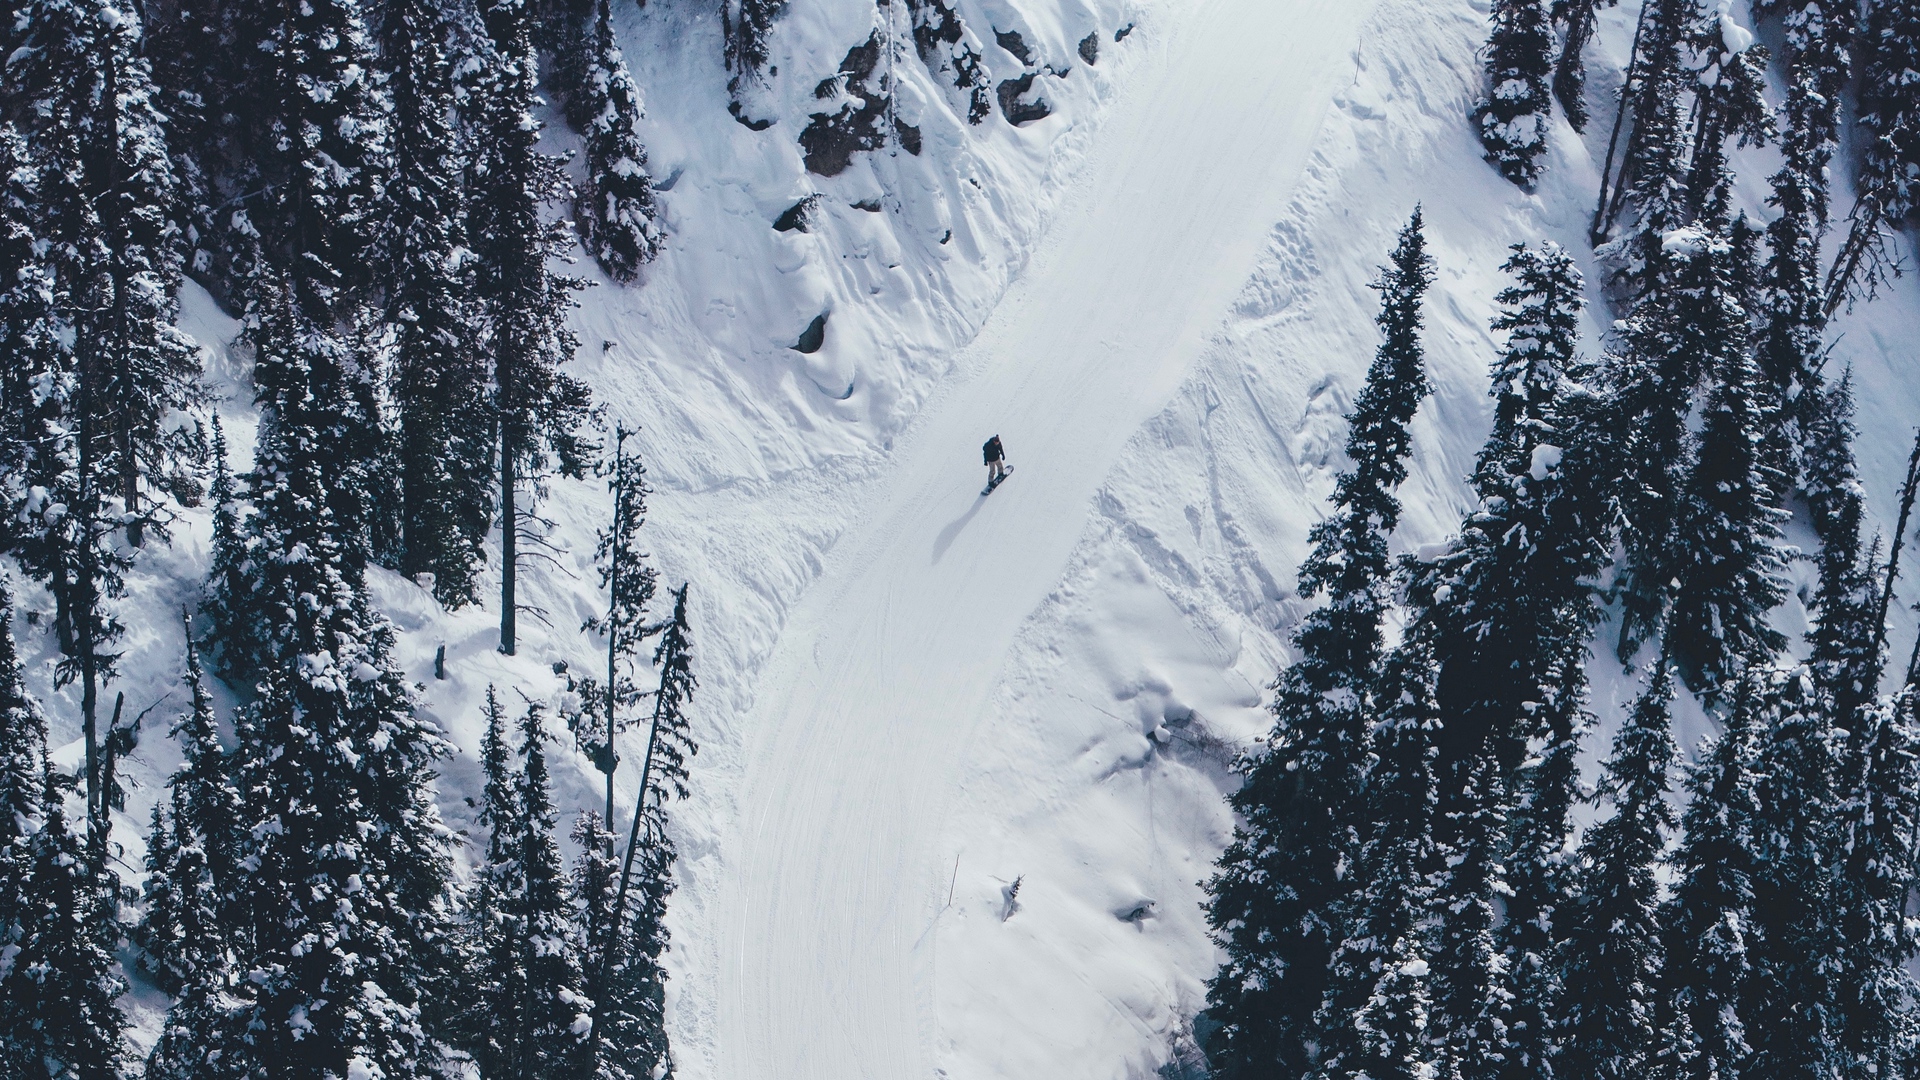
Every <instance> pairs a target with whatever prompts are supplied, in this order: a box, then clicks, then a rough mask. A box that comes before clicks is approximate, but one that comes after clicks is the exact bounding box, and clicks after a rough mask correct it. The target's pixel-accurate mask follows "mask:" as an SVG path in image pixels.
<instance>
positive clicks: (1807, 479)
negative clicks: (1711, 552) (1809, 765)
mask: <svg viewBox="0 0 1920 1080" xmlns="http://www.w3.org/2000/svg"><path fill="white" fill-rule="evenodd" d="M1810 393H1812V394H1814V395H1817V397H1816V399H1815V400H1812V401H1809V402H1806V403H1803V404H1802V406H1801V408H1800V414H1801V417H1802V422H1803V424H1804V429H1803V430H1804V439H1805V445H1804V448H1803V451H1802V455H1801V463H1802V464H1801V490H1802V491H1803V492H1804V493H1805V495H1806V500H1807V507H1808V510H1809V515H1808V516H1809V518H1810V519H1811V523H1812V525H1813V528H1814V532H1815V533H1816V534H1817V535H1818V536H1819V537H1820V552H1819V555H1818V557H1817V562H1818V565H1819V569H1820V585H1819V591H1818V592H1817V593H1816V594H1815V597H1814V602H1813V617H1814V622H1813V630H1812V632H1811V633H1810V634H1809V635H1808V638H1809V640H1810V642H1811V643H1812V646H1813V651H1812V655H1811V656H1809V657H1808V665H1809V666H1810V667H1811V668H1812V671H1813V676H1814V678H1815V679H1816V680H1817V681H1818V683H1819V685H1820V689H1821V693H1822V694H1824V695H1825V696H1826V697H1827V699H1828V701H1829V708H1831V709H1832V711H1833V714H1834V716H1836V717H1839V718H1840V723H1841V725H1842V726H1843V727H1846V728H1847V729H1849V730H1852V729H1853V728H1854V726H1855V721H1854V718H1855V717H1856V716H1857V715H1858V714H1859V713H1860V712H1861V710H1862V709H1863V708H1865V706H1866V705H1867V703H1868V702H1870V701H1872V700H1873V698H1874V695H1875V694H1876V693H1877V692H1878V690H1879V685H1880V669H1881V667H1882V666H1883V665H1884V664H1885V661H1886V641H1887V634H1886V611H1885V608H1884V606H1883V605H1884V604H1885V603H1886V596H1885V595H1884V593H1883V590H1882V588H1881V587H1880V577H1879V573H1878V571H1877V569H1876V568H1875V567H1873V566H1871V565H1869V564H1870V563H1871V562H1875V561H1877V558H1876V556H1877V554H1878V549H1877V545H1876V546H1875V547H1872V548H1868V549H1865V550H1863V548H1862V546H1861V542H1860V529H1861V519H1862V518H1863V516H1864V515H1865V511H1866V491H1865V490H1864V489H1863V488H1862V486H1861V483H1860V478H1859V475H1858V470H1857V468H1856V466H1855V463H1854V457H1853V435H1854V430H1853V372H1852V371H1851V370H1849V371H1847V372H1845V373H1844V374H1843V375H1842V376H1841V378H1840V380H1839V381H1838V382H1837V383H1834V384H1832V385H1830V386H1829V387H1827V388H1825V389H1824V390H1821V389H1816V390H1813V391H1811V392H1810Z"/></svg>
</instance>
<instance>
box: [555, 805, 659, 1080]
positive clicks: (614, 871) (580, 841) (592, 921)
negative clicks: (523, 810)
mask: <svg viewBox="0 0 1920 1080" xmlns="http://www.w3.org/2000/svg"><path fill="white" fill-rule="evenodd" d="M654 839H655V838H652V837H647V838H645V839H644V840H643V842H644V843H646V845H647V846H646V847H645V848H643V849H642V851H641V855H640V858H641V859H643V860H647V863H646V864H645V865H642V866H641V867H640V868H639V871H640V875H641V884H642V893H641V895H639V896H637V897H635V898H633V899H630V900H629V905H630V906H629V907H628V909H627V911H626V912H625V913H624V916H625V919H626V923H627V925H626V926H624V927H623V928H622V932H621V933H620V934H619V935H617V937H618V939H619V941H618V954H617V955H609V954H608V953H607V947H608V945H609V944H612V943H613V942H614V939H615V937H616V935H614V934H612V933H611V930H612V923H613V919H614V906H615V904H616V902H617V899H618V896H619V870H620V864H619V863H618V862H617V861H616V860H615V859H614V857H613V850H614V848H613V845H614V836H613V834H612V833H610V832H608V831H607V830H606V829H605V828H604V826H602V824H601V819H600V815H599V814H597V813H594V812H592V811H588V812H586V813H584V814H581V815H580V819H579V822H578V823H577V824H576V825H575V827H574V831H573V841H574V844H575V845H576V846H577V847H579V849H580V857H579V859H578V860H576V862H575V863H574V875H573V881H574V894H575V896H577V897H578V898H579V905H580V909H579V910H580V926H579V934H580V938H581V940H582V941H584V942H586V943H587V946H588V949H587V956H588V970H587V978H588V988H589V990H590V991H591V992H592V995H593V1003H594V1021H593V1038H592V1049H591V1053H592V1056H593V1073H592V1075H593V1076H594V1077H595V1078H596V1080H649V1078H652V1080H664V1078H665V1077H668V1076H671V1075H672V1073H673V1065H672V1059H671V1056H670V1054H669V1050H668V1046H667V1031H666V1016H665V1013H666V1009H665V1004H666V1000H665V979H666V973H665V972H664V971H663V970H662V969H661V968H660V965H659V960H660V954H661V953H662V952H663V951H665V947H666V931H665V928H664V927H663V926H661V924H660V920H661V917H662V916H663V915H664V914H665V913H666V893H667V892H668V891H670V890H671V887H672V878H671V876H670V875H668V874H666V873H663V872H662V869H661V867H659V866H656V865H653V862H654V861H655V860H657V859H658V858H659V857H660V855H661V853H662V849H661V847H660V846H659V845H658V844H656V843H655V842H654ZM658 839H659V840H661V841H665V842H666V844H667V846H666V847H665V848H664V853H665V857H666V859H667V861H669V862H671V860H672V854H673V853H672V847H671V842H670V841H666V838H665V837H660V838H658ZM635 900H637V901H638V902H637V903H636V902H634V901H635ZM656 1069H658V1071H656Z"/></svg>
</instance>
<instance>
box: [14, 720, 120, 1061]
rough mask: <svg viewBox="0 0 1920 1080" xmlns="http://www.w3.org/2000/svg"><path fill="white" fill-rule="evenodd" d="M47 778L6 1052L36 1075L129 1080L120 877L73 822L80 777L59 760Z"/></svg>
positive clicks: (32, 843) (25, 897)
mask: <svg viewBox="0 0 1920 1080" xmlns="http://www.w3.org/2000/svg"><path fill="white" fill-rule="evenodd" d="M40 750H41V755H42V759H43V760H44V759H45V747H44V746H42V747H41V748H40ZM42 779H43V785H44V786H43V788H42V795H41V801H40V807H39V812H38V813H37V815H36V820H35V821H34V824H35V825H36V826H37V828H36V829H35V831H34V833H33V836H32V837H31V838H30V839H29V840H28V841H27V844H26V848H27V872H26V878H25V881H24V883H23V884H24V888H23V889H22V890H21V893H22V897H21V899H22V903H21V907H20V910H19V912H18V919H19V923H20V927H21V930H22V933H21V934H20V940H19V943H18V945H17V946H15V947H12V948H10V949H9V951H10V953H11V955H9V956H7V958H6V960H5V961H4V962H0V1000H5V1001H6V1002H7V1004H6V1005H5V1006H4V1008H3V1009H0V1022H4V1027H0V1060H4V1061H6V1062H8V1063H9V1064H10V1065H12V1066H13V1067H15V1068H19V1069H20V1070H21V1075H23V1076H29V1075H30V1076H33V1077H34V1078H35V1080H38V1077H39V1076H46V1077H48V1078H49V1080H120V1077H121V1073H122V1068H123V1066H124V1065H125V1057H126V1047H125V1041H124V1033H125V1030H126V1026H127V1021H126V1017H125V1016H124V1015H123V1014H122V1013H121V1012H120V1006H119V1003H118V998H119V997H120V995H121V994H122V993H124V992H125V990H126V982H125V980H123V979H122V978H121V977H120V974H119V972H118V971H117V970H116V966H115V963H114V956H113V953H114V949H115V947H116V946H117V945H118V944H119V940H120V923H119V921H118V919H117V917H116V913H117V910H118V909H117V902H118V892H119V878H118V877H117V876H116V875H114V874H112V873H110V872H107V871H96V870H95V869H93V867H94V866H95V864H96V856H95V853H94V851H93V850H92V849H93V848H94V847H95V846H96V843H95V840H94V838H93V837H91V836H88V835H86V834H84V833H80V832H76V831H75V830H74V829H72V828H69V827H68V825H67V812H66V801H67V797H68V795H69V794H70V793H71V792H72V790H73V781H72V778H71V777H68V776H65V775H62V774H61V773H60V772H58V771H57V770H56V768H55V767H54V766H53V764H52V763H51V762H50V761H49V762H47V763H46V768H45V773H44V775H43V778H42ZM15 948H17V951H13V950H14V949H15Z"/></svg>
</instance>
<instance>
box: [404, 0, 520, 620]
mask: <svg viewBox="0 0 1920 1080" xmlns="http://www.w3.org/2000/svg"><path fill="white" fill-rule="evenodd" d="M449 21H450V19H449V16H448V14H447V12H446V11H445V10H444V8H443V5H441V4H440V3H438V2H437V0H395V2H394V3H391V4H389V5H387V7H386V10H385V15H384V18H383V20H382V22H381V25H380V33H379V42H380V50H381V60H382V62H383V64H384V65H385V66H386V68H387V70H388V71H389V72H390V74H389V75H388V77H387V84H386V85H387V92H388V94H389V95H390V96H391V99H392V102H393V118H394V124H393V139H392V174H391V176H390V178H389V179H388V181H387V185H386V191H385V199H384V200H383V202H382V203H381V204H380V210H379V213H378V216H379V220H380V230H379V235H378V237H377V238H376V240H375V244H374V267H375V271H374V273H375V281H374V286H375V293H376V294H377V298H378V300H379V303H380V310H381V316H382V318H383V319H384V320H385V321H386V323H387V325H388V326H389V327H390V331H389V333H390V335H391V336H390V338H389V340H388V342H387V352H388V354H389V356H390V359H389V361H388V364H389V366H390V369H391V371H392V380H393V382H392V403H393V413H394V416H395V418H396V420H397V422H398V428H399V430H398V431H397V432H396V433H395V434H394V443H395V446H394V450H395V451H396V454H397V460H396V462H395V466H396V467H395V469H394V471H395V472H397V473H398V476H399V488H400V493H399V499H398V500H397V502H398V517H399V521H398V523H397V528H396V529H395V530H394V531H395V534H396V537H397V540H398V543H399V547H400V550H399V552H398V553H397V556H398V557H397V559H395V560H394V561H395V563H396V565H397V566H398V568H399V570H400V571H401V572H402V573H404V574H406V575H407V576H409V577H414V578H418V576H419V575H421V574H431V575H432V576H433V593H434V595H435V596H436V597H438V598H439V600H440V602H441V603H443V604H445V605H447V606H448V607H450V608H458V607H461V606H463V605H465V604H467V603H469V602H471V601H473V600H474V599H475V598H476V597H475V589H476V587H477V585H478V582H477V580H476V577H477V572H478V569H479V566H480V564H481V563H482V561H483V560H484V558H485V552H484V546H483V545H484V543H485V540H486V534H487V530H488V527H489V526H490V525H491V524H492V520H493V493H492V485H491V481H492V477H493V465H492V457H493V446H492V441H491V439H490V438H489V432H490V431H491V429H492V424H491V422H490V420H489V419H488V415H487V410H488V408H489V402H488V400H487V391H486V382H487V371H486V363H485V358H484V356H483V355H482V353H481V351H480V350H479V349H478V348H477V342H476V341H475V340H474V336H473V334H472V332H471V323H472V320H473V318H474V316H475V315H476V309H475V301H474V296H473V280H472V274H471V272H470V270H469V268H468V267H467V266H466V263H465V259H464V256H463V255H462V248H463V245H464V244H465V240H466V234H465V228H466V222H465V218H464V206H463V192H462V191H461V188H460V184H459V179H460V169H461V165H462V161H461V157H460V153H459V146H458V142H459V137H458V132H457V131H456V129H455V127H454V116H453V109H454V96H455V95H454V89H455V88H454V79H453V71H452V64H451V61H450V58H449V55H448V47H447V44H446V39H447V37H448V35H449V33H450V32H451V29H452V28H451V27H450V26H449Z"/></svg>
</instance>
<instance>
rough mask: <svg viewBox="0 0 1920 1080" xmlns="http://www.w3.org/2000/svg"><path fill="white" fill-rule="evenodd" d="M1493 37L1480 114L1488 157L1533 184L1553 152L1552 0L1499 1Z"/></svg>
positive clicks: (1477, 116)
mask: <svg viewBox="0 0 1920 1080" xmlns="http://www.w3.org/2000/svg"><path fill="white" fill-rule="evenodd" d="M1491 18H1492V20H1493V28H1492V31H1491V33H1489V35H1488V37H1487V47H1486V65H1487V96H1486V98H1485V99H1484V100H1482V101H1481V102H1480V105H1479V106H1478V108H1477V109H1476V110H1475V112H1474V122H1475V124H1476V126H1477V127H1478V128H1479V129H1480V142H1481V144H1482V145H1483V146H1484V147H1485V148H1486V153H1487V160H1488V161H1490V162H1492V163H1493V166H1494V168H1497V169H1499V170H1500V175H1502V176H1504V177H1506V178H1507V179H1509V180H1511V181H1513V182H1514V183H1516V184H1519V185H1520V186H1521V187H1525V188H1531V187H1532V186H1533V184H1534V182H1535V181H1536V180H1538V179H1539V178H1540V160H1539V159H1540V155H1541V154H1544V153H1546V150H1547V117H1548V115H1549V114H1550V113H1551V112H1552V110H1553V99H1552V98H1551V97H1550V96H1549V95H1548V90H1547V81H1548V78H1549V76H1550V75H1551V74H1552V72H1553V27H1552V24H1551V23H1550V22H1549V21H1548V19H1547V4H1546V0H1495V2H1494V4H1493V9H1492V16H1491Z"/></svg>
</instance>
